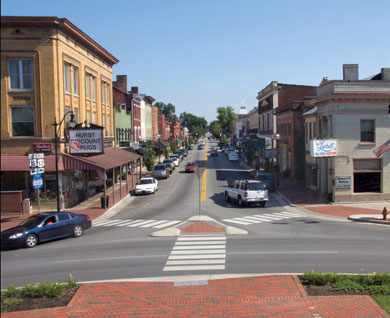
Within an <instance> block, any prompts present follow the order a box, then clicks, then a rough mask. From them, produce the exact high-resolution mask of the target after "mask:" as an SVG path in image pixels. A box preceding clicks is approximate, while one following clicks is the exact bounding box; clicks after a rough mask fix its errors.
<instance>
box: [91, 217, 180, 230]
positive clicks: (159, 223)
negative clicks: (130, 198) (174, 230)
mask: <svg viewBox="0 0 390 318" xmlns="http://www.w3.org/2000/svg"><path fill="white" fill-rule="evenodd" d="M180 222H182V221H178V220H175V221H170V220H144V219H138V220H133V219H130V220H118V219H116V220H104V221H100V222H96V223H93V224H92V225H93V226H94V227H99V226H125V227H143V228H147V227H152V228H155V229H161V228H164V227H168V226H170V225H173V224H177V223H180Z"/></svg>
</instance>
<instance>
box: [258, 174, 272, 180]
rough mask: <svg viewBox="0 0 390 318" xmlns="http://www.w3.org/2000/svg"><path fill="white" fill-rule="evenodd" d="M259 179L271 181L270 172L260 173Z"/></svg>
mask: <svg viewBox="0 0 390 318" xmlns="http://www.w3.org/2000/svg"><path fill="white" fill-rule="evenodd" d="M259 179H260V180H264V181H272V175H271V174H260V175H259Z"/></svg>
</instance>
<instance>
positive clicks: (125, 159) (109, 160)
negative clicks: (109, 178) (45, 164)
mask: <svg viewBox="0 0 390 318" xmlns="http://www.w3.org/2000/svg"><path fill="white" fill-rule="evenodd" d="M62 155H63V161H64V167H65V170H99V169H103V170H108V169H112V168H115V167H119V166H122V165H125V164H128V163H130V162H134V161H136V160H137V159H140V158H142V157H141V156H140V155H137V154H135V153H133V152H130V151H126V150H122V149H119V148H113V147H109V148H104V153H103V154H99V155H95V156H89V157H82V156H76V155H70V154H67V153H64V154H62Z"/></svg>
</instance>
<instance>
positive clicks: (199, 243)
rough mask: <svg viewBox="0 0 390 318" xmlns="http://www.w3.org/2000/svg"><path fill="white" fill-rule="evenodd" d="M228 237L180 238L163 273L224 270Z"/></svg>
mask: <svg viewBox="0 0 390 318" xmlns="http://www.w3.org/2000/svg"><path fill="white" fill-rule="evenodd" d="M225 264H226V236H199V237H197V236H179V237H178V239H177V241H176V243H175V246H174V247H173V249H172V252H171V254H170V256H169V257H168V260H167V262H166V264H165V267H164V269H163V271H191V270H193V271H201V270H203V271H208V270H224V269H225Z"/></svg>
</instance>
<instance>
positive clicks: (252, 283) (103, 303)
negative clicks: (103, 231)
mask: <svg viewBox="0 0 390 318" xmlns="http://www.w3.org/2000/svg"><path fill="white" fill-rule="evenodd" d="M2 316H3V317H4V318H13V317H15V318H16V317H17V318H24V317H26V318H27V317H28V318H34V317H37V318H38V317H53V318H54V317H85V318H88V317H91V318H92V317H118V318H119V317H154V318H159V317H161V318H166V317H183V318H188V317H191V318H196V317H229V318H232V317H253V318H255V317H256V318H259V317H262V318H298V317H301V318H314V317H321V318H335V317H348V318H363V317H364V318H371V317H372V318H378V317H388V315H387V314H386V313H385V312H384V311H383V310H382V309H381V308H380V307H379V306H378V305H377V304H376V303H375V302H374V301H373V300H372V299H371V298H370V297H369V296H331V297H326V296H318V297H311V296H307V294H306V292H305V290H304V289H303V286H302V285H301V283H300V282H299V279H298V277H297V276H292V275H285V276H265V277H246V278H232V279H219V280H209V281H202V282H191V283H189V282H176V283H173V282H146V283H145V282H121V283H112V282H107V283H90V284H82V286H81V287H80V289H79V290H78V291H77V293H76V295H75V297H73V299H72V300H71V302H70V303H69V304H68V306H67V307H58V308H50V309H38V310H32V311H24V312H13V313H6V314H2Z"/></svg>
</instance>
